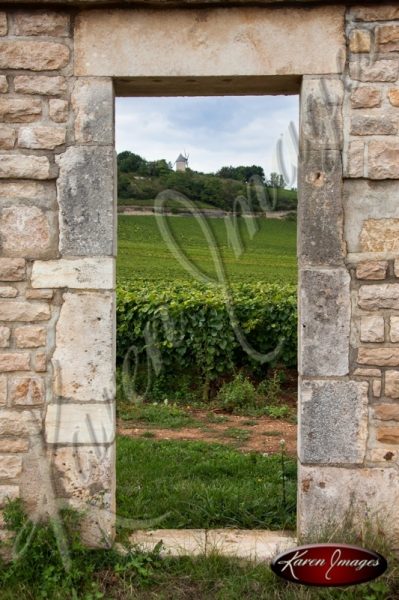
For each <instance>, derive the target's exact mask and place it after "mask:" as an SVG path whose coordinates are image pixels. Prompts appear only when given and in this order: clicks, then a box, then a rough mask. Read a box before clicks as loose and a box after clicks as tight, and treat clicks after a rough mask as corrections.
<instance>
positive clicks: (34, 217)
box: [0, 206, 58, 258]
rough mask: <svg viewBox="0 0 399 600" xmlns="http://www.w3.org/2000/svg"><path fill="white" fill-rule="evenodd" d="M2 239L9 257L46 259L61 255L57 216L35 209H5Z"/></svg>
mask: <svg viewBox="0 0 399 600" xmlns="http://www.w3.org/2000/svg"><path fill="white" fill-rule="evenodd" d="M0 239H1V244H2V249H3V253H4V254H5V255H8V256H24V257H25V258H45V257H46V256H48V257H49V256H54V255H56V254H57V253H58V240H57V215H56V214H55V213H50V212H43V211H42V210H41V209H40V208H37V207H36V206H11V207H9V208H4V209H3V211H2V214H1V217H0Z"/></svg>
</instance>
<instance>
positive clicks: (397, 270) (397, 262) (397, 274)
mask: <svg viewBox="0 0 399 600" xmlns="http://www.w3.org/2000/svg"><path fill="white" fill-rule="evenodd" d="M395 277H399V260H397V259H396V260H395Z"/></svg>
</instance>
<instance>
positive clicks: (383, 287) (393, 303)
mask: <svg viewBox="0 0 399 600" xmlns="http://www.w3.org/2000/svg"><path fill="white" fill-rule="evenodd" d="M359 306H360V308H363V309H365V310H378V309H380V308H393V309H399V283H384V284H379V285H363V286H362V287H361V288H360V290H359Z"/></svg>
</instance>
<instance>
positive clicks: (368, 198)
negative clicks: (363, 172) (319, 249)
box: [344, 180, 399, 253]
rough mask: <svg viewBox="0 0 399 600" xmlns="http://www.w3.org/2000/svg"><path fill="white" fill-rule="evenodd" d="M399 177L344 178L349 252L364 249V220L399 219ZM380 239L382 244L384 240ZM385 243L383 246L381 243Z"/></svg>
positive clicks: (346, 234)
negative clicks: (380, 178) (398, 180)
mask: <svg viewBox="0 0 399 600" xmlns="http://www.w3.org/2000/svg"><path fill="white" fill-rule="evenodd" d="M397 198H398V196H397V182H396V181H367V180H359V181H355V180H350V181H349V180H346V181H345V182H344V213H345V219H344V222H345V241H346V244H347V249H348V252H351V253H352V252H353V253H359V252H363V251H364V250H363V249H362V246H361V244H360V236H361V233H362V228H363V224H364V222H365V221H368V220H370V219H376V220H381V216H384V217H386V218H389V219H390V218H392V219H399V203H398V199H397ZM380 243H381V241H380V242H378V244H380ZM377 247H383V246H377Z"/></svg>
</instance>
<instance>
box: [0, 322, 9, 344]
mask: <svg viewBox="0 0 399 600" xmlns="http://www.w3.org/2000/svg"><path fill="white" fill-rule="evenodd" d="M10 335H11V332H10V328H9V327H3V326H0V348H8V346H9V345H10Z"/></svg>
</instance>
